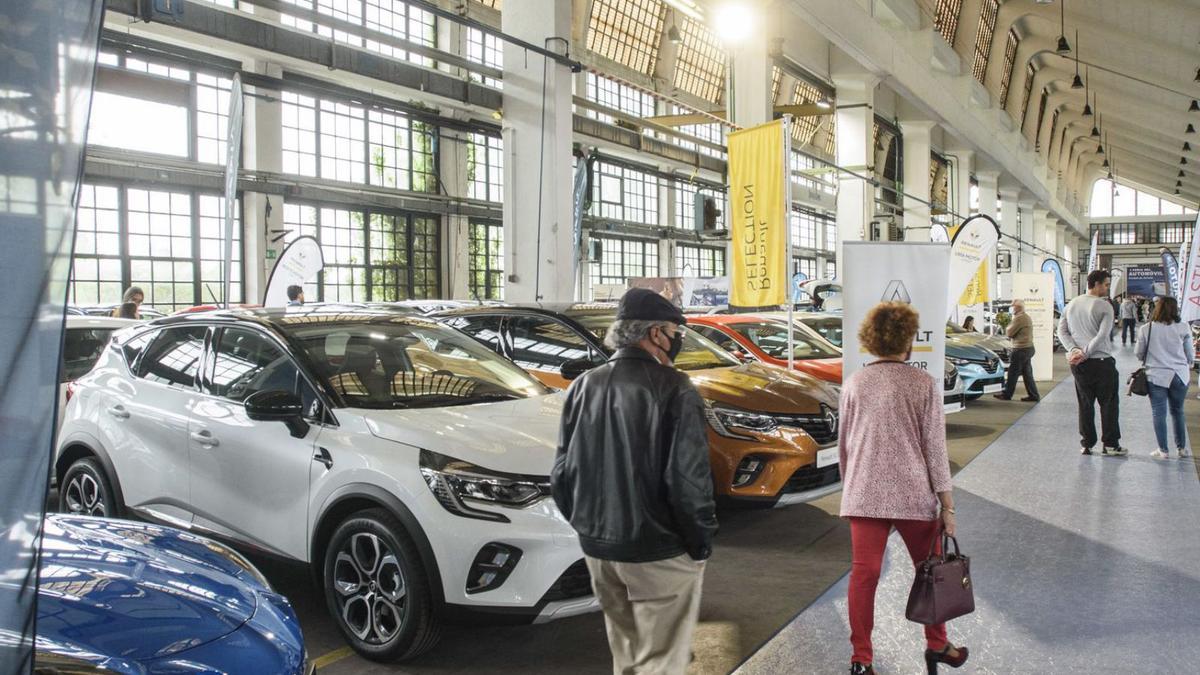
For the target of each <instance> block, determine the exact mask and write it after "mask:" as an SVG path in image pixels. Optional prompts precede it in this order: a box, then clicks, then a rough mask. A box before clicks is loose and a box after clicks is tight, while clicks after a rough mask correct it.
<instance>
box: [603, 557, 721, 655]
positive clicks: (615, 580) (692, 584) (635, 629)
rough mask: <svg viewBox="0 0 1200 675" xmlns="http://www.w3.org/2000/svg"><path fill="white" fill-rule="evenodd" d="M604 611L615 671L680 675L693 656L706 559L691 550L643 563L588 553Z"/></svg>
mask: <svg viewBox="0 0 1200 675" xmlns="http://www.w3.org/2000/svg"><path fill="white" fill-rule="evenodd" d="M586 559H587V567H588V571H589V572H590V573H591V575H592V589H593V590H594V591H595V592H596V599H597V600H599V602H600V608H601V609H603V610H604V625H605V628H606V629H607V630H608V645H609V648H610V649H611V650H612V657H613V673H614V675H681V674H682V673H683V672H684V671H686V670H687V667H688V663H689V662H690V661H691V655H692V632H693V631H694V630H695V628H696V620H697V619H698V618H699V616H700V586H701V583H702V581H703V579H704V563H703V562H696V561H695V560H692V558H691V557H690V556H688V555H687V554H684V555H681V556H678V557H675V558H668V559H666V560H656V561H654V562H645V563H625V562H613V561H610V560H600V559H598V558H592V557H590V556H589V557H587V558H586Z"/></svg>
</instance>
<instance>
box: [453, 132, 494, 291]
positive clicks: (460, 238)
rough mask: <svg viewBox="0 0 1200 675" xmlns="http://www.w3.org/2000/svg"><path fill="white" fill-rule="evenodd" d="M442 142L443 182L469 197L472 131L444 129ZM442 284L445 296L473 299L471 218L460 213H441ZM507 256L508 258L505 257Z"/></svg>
mask: <svg viewBox="0 0 1200 675" xmlns="http://www.w3.org/2000/svg"><path fill="white" fill-rule="evenodd" d="M442 139H443V141H444V142H443V143H441V144H440V145H439V152H438V161H439V162H440V166H441V175H442V179H443V183H442V185H443V186H444V187H445V188H446V192H448V193H449V194H450V195H451V196H454V197H466V196H467V192H468V190H469V186H468V180H467V157H468V151H467V150H468V148H467V141H468V139H470V134H467V133H465V132H461V131H454V130H450V129H445V130H443V131H442ZM442 244H443V245H442V251H443V252H444V253H443V260H442V288H443V289H444V293H445V294H446V297H449V298H452V299H454V300H474V299H475V298H474V297H472V295H471V284H470V275H471V268H470V265H471V258H470V253H471V249H470V246H471V221H470V218H469V217H467V216H464V215H460V214H446V215H445V216H443V217H442ZM506 260H507V258H506Z"/></svg>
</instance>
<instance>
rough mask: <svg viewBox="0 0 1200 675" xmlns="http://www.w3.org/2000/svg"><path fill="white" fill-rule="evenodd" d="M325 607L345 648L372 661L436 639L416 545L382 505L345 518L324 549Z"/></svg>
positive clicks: (423, 647) (408, 653)
mask: <svg viewBox="0 0 1200 675" xmlns="http://www.w3.org/2000/svg"><path fill="white" fill-rule="evenodd" d="M324 569H325V571H324V575H323V576H324V579H323V582H324V583H323V585H324V590H325V599H326V602H327V604H328V605H329V611H330V613H331V614H332V615H333V618H334V620H335V621H337V624H338V627H339V628H341V630H342V634H343V635H345V636H346V640H347V641H348V642H349V643H350V646H351V647H353V648H354V650H355V651H357V652H358V653H359V654H362V655H363V656H365V657H367V658H369V659H372V660H376V661H397V660H402V659H407V658H412V657H414V656H417V655H418V654H421V653H423V652H425V651H427V650H429V649H430V648H431V647H433V646H434V645H435V644H437V641H438V638H439V637H441V627H440V626H439V625H438V622H437V619H436V618H435V617H434V616H433V603H432V600H431V593H430V589H429V581H428V577H427V576H426V574H425V569H424V567H423V566H422V564H421V559H420V556H419V553H418V552H417V547H416V545H415V544H413V542H412V539H411V538H410V537H409V536H408V533H407V532H406V531H405V530H404V527H403V526H402V525H401V524H400V522H399V521H398V520H397V519H396V518H395V517H394V516H392V514H391V513H389V512H387V511H386V510H384V509H368V510H366V511H360V512H358V513H355V514H354V515H352V516H350V517H349V518H347V519H346V520H344V521H343V522H342V523H341V525H339V526H338V528H337V529H336V530H335V531H334V533H333V537H332V538H331V539H330V540H329V546H328V548H326V549H325V568H324Z"/></svg>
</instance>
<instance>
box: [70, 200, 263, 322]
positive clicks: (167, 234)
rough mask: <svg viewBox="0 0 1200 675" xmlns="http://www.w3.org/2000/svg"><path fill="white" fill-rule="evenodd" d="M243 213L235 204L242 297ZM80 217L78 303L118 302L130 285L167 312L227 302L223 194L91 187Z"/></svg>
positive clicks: (75, 269) (237, 291) (74, 272)
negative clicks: (140, 288) (225, 297)
mask: <svg viewBox="0 0 1200 675" xmlns="http://www.w3.org/2000/svg"><path fill="white" fill-rule="evenodd" d="M239 212H240V209H239V208H237V206H236V205H235V208H234V214H235V221H234V228H233V260H234V266H233V275H232V281H233V283H232V285H231V291H232V299H233V301H234V302H240V301H241V298H242V288H241V276H242V273H241V260H242V249H241V247H242V244H241V219H240V213H239ZM76 217H77V222H78V225H77V233H76V242H75V255H74V257H73V259H72V268H71V284H70V296H71V297H70V302H71V304H75V305H96V304H115V303H118V302H120V301H121V294H122V293H123V292H124V290H125V288H127V287H129V286H141V287H142V290H143V291H145V293H146V304H147V305H148V306H150V307H153V308H155V309H158V310H160V311H164V312H173V311H175V310H179V309H184V308H186V307H192V306H194V305H198V304H207V303H213V302H220V301H221V300H222V299H223V294H224V287H223V279H224V264H223V262H222V261H223V260H224V259H225V256H224V248H223V247H224V244H223V237H224V231H225V199H224V198H223V197H221V196H218V195H215V194H207V193H195V192H188V191H178V190H176V191H165V190H153V189H145V188H132V187H127V186H119V185H92V184H85V185H83V186H82V187H81V188H80V201H79V209H78V212H77V216H76Z"/></svg>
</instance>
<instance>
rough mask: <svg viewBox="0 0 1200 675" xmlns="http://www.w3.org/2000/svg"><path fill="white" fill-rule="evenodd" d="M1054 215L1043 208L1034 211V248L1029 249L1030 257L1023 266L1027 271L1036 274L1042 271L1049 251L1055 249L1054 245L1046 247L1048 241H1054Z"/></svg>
mask: <svg viewBox="0 0 1200 675" xmlns="http://www.w3.org/2000/svg"><path fill="white" fill-rule="evenodd" d="M1052 215H1053V214H1052V213H1051V212H1050V211H1049V210H1048V209H1045V208H1043V207H1041V206H1036V207H1034V209H1033V246H1031V247H1030V248H1029V249H1027V250H1028V251H1029V255H1028V256H1027V257H1026V258H1025V261H1026V264H1025V265H1023V267H1024V270H1025V271H1028V272H1036V271H1037V270H1039V269H1041V266H1042V260H1043V259H1045V257H1046V256H1047V255H1048V253H1047V251H1049V250H1050V249H1052V248H1054V244H1050V245H1049V246H1047V245H1046V242H1047V239H1050V240H1052V239H1053V237H1054V225H1053V224H1052V220H1051V217H1052Z"/></svg>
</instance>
